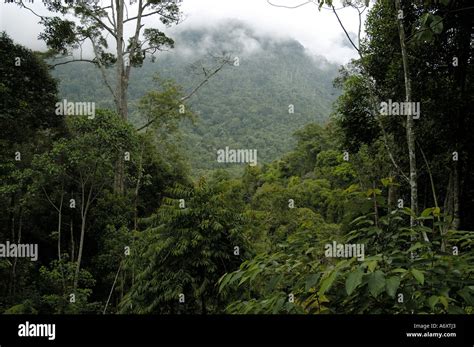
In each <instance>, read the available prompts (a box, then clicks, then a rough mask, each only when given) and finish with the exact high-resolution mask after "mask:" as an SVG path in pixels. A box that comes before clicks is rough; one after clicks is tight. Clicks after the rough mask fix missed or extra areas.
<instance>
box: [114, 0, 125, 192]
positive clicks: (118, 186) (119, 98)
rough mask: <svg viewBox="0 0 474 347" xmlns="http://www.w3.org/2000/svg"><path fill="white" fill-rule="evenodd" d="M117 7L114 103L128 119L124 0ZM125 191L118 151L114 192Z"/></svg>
mask: <svg viewBox="0 0 474 347" xmlns="http://www.w3.org/2000/svg"><path fill="white" fill-rule="evenodd" d="M115 3H116V7H117V18H116V22H117V62H116V64H117V72H116V73H117V76H116V86H115V96H116V99H115V103H116V108H117V113H118V115H119V116H120V117H121V118H122V119H123V120H125V121H127V120H128V107H127V86H126V83H125V69H124V54H123V53H124V44H125V43H124V41H123V19H124V17H123V16H124V0H116V1H115ZM124 191H125V160H124V157H123V153H119V158H118V160H117V162H116V163H115V175H114V192H115V193H117V194H123V193H124Z"/></svg>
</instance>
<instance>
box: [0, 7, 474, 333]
mask: <svg viewBox="0 0 474 347" xmlns="http://www.w3.org/2000/svg"><path fill="white" fill-rule="evenodd" d="M120 3H121V2H120V1H117V4H118V5H120ZM140 3H141V2H140ZM322 5H324V6H329V5H332V2H330V1H327V0H326V1H324V2H321V6H322ZM345 5H346V6H356V5H354V4H348V3H345ZM367 5H370V6H369V8H368V9H367V8H366V6H367ZM68 6H71V7H68V10H73V9H74V6H75V5H68ZM78 6H79V5H78ZM81 6H86V7H85V8H83V7H80V8H76V12H74V15H76V16H78V17H80V18H82V19H84V16H85V17H86V18H87V20H89V21H92V23H95V22H94V21H93V20H94V16H95V15H97V16H100V17H101V18H102V17H104V18H105V15H104V13H103V12H100V11H98V10H97V8H96V9H94V8H88V7H87V6H88V5H81ZM149 6H158V7H159V8H160V11H161V12H159V15H157V16H158V17H159V18H160V20H161V21H162V22H163V23H165V24H170V23H174V22H177V21H178V20H177V18H176V16H177V15H178V13H179V6H178V5H177V4H175V3H173V2H160V1H158V2H156V1H155V2H150V3H149ZM160 6H161V7H160ZM357 6H358V7H357V9H358V10H359V11H361V10H362V9H364V10H367V11H368V14H367V20H366V23H365V34H366V35H365V36H364V38H362V39H361V40H360V42H352V44H353V45H354V49H355V50H356V52H357V54H358V56H359V57H358V58H357V59H354V60H352V61H351V62H350V63H348V64H345V65H344V66H343V67H340V69H338V72H337V73H335V71H336V66H335V65H333V64H330V63H328V62H327V61H325V60H324V59H322V58H320V57H311V56H310V55H309V54H307V52H306V51H305V50H304V48H303V47H302V46H301V45H300V44H299V43H298V42H297V41H295V40H280V41H275V40H272V39H270V38H267V37H265V36H263V35H258V33H255V32H253V31H252V30H250V29H248V28H246V27H245V26H244V25H242V24H240V23H238V22H230V23H229V25H228V26H226V27H225V28H226V30H223V29H222V27H217V28H213V29H211V28H209V29H205V28H202V29H199V30H198V29H196V30H190V31H182V32H181V31H177V32H176V34H175V36H173V39H174V40H175V41H176V44H175V48H172V46H173V45H172V42H171V41H170V39H169V38H168V37H167V36H166V35H165V34H164V33H163V32H160V31H156V30H155V31H154V30H151V31H146V32H144V34H143V35H144V39H143V41H141V40H139V39H138V38H139V37H138V36H135V38H134V37H133V36H132V37H131V38H130V39H129V40H128V41H126V42H125V41H123V40H122V39H123V38H122V36H120V35H115V39H116V40H117V47H118V48H117V52H114V53H106V52H108V51H106V48H107V47H108V45H107V41H106V39H105V36H104V35H108V34H104V33H103V32H102V31H105V30H103V27H101V26H100V25H98V24H97V23H96V25H92V26H91V27H87V28H84V27H78V26H74V25H73V24H71V22H67V21H66V22H58V21H57V20H52V21H50V22H48V21H46V23H45V26H46V29H45V32H44V33H43V34H42V35H40V38H41V39H43V40H44V41H45V42H46V43H47V45H48V48H49V49H50V51H49V52H41V53H40V52H33V51H31V50H30V49H27V48H26V47H23V46H21V45H19V44H17V43H15V42H14V40H13V39H11V37H10V36H9V35H8V33H5V32H4V33H2V34H1V35H0V73H1V75H2V76H5V77H6V78H4V79H2V80H1V81H0V98H1V100H2V102H1V103H0V122H1V123H0V133H1V141H0V180H1V189H0V208H1V209H2V211H4V213H2V214H1V215H0V313H5V314H64V313H73V314H222V313H226V314H242V313H243V314H246V313H259V314H289V313H298V314H348V313H351V314H352V313H353V314H377V313H380V314H472V313H474V277H473V276H474V274H473V272H474V250H473V245H474V216H473V213H472V211H473V210H474V176H473V175H472V172H473V171H474V131H472V130H473V129H474V115H473V112H474V111H473V110H474V108H473V107H472V106H473V101H474V100H473V99H474V90H473V66H474V65H473V63H472V62H473V60H472V58H473V47H472V41H471V33H472V27H473V26H474V25H473V24H474V23H473V18H474V16H473V11H472V6H471V4H470V1H469V0H458V1H449V0H444V1H429V0H428V1H423V2H422V3H421V2H420V3H416V4H415V3H411V2H405V1H404V2H403V3H401V1H400V0H395V1H377V2H375V3H370V4H369V3H368V2H365V1H359V2H357ZM328 8H329V9H331V7H328ZM122 10H123V4H122ZM94 11H98V12H97V13H96V12H94ZM334 11H336V10H335V9H334ZM331 13H332V12H331ZM359 13H360V12H359ZM92 15H94V16H92ZM160 16H161V17H160ZM122 17H123V13H122ZM119 19H120V18H119ZM122 20H123V18H122ZM83 22H84V23H89V22H87V21H86V20H84V21H83ZM440 23H441V24H440ZM84 25H86V24H84ZM138 28H139V29H140V26H138ZM101 30H102V31H101ZM341 30H342V29H341ZM111 31H112V32H113V33H114V34H115V32H114V31H113V30H112V29H111ZM111 36H112V37H113V36H114V35H111ZM348 36H349V35H348ZM85 37H87V38H88V39H91V40H92V42H93V43H94V44H96V45H97V48H96V51H97V56H96V58H95V60H93V61H92V63H93V64H90V63H89V64H90V66H89V65H85V64H86V63H79V62H73V63H70V64H69V63H68V64H63V65H58V66H56V67H55V68H54V69H52V68H53V65H54V64H55V61H56V60H55V59H53V56H55V58H56V59H57V58H58V55H59V56H60V57H61V59H67V58H68V57H69V56H67V54H66V53H67V52H68V51H70V50H72V49H73V48H75V47H76V46H75V45H77V44H78V43H80V42H82V41H81V40H83V39H84V40H85ZM242 37H245V39H239V38H242ZM145 41H146V42H148V43H150V44H151V45H152V48H151V49H148V48H146V47H145V44H144V42H145ZM106 46H107V47H106ZM154 48H156V50H160V51H165V50H170V52H166V53H164V54H162V52H160V54H159V55H158V57H157V58H156V61H155V62H152V61H151V60H152V55H150V52H151V51H153V49H154ZM220 50H226V52H224V53H223V52H221V51H220ZM230 50H233V52H230ZM124 51H125V53H126V54H131V55H130V56H131V60H130V64H131V65H132V66H134V67H133V68H132V69H129V68H128V65H127V64H126V63H125V61H124V59H123V58H124V54H125V53H124ZM130 52H131V53H130ZM207 53H210V54H211V55H208V54H207ZM126 54H125V55H126ZM65 57H66V58H65ZM236 57H237V58H239V59H238V60H237V61H238V64H235V62H236V59H235V58H236ZM18 62H20V65H18ZM196 62H198V63H196ZM192 63H194V64H193V65H192V66H190V64H192ZM216 64H217V65H216ZM219 64H220V65H219ZM216 66H217V68H216ZM213 71H215V72H216V73H215V74H214V73H213ZM156 72H159V73H160V75H161V79H159V80H158V81H156V84H154V83H155V82H153V76H154V75H155V73H156ZM104 76H105V77H108V78H109V82H110V81H112V82H114V83H115V84H114V83H111V84H110V86H109V87H107V86H105V85H102V84H101V79H102V78H104ZM333 79H334V85H335V88H337V90H336V89H334V87H333V85H332V82H333ZM128 81H129V82H130V84H129V85H128V84H127V83H128ZM26 82H30V83H26ZM58 83H59V84H58ZM200 83H202V86H201V87H200V88H199V89H196V92H195V93H194V92H193V91H194V88H196V87H197V86H199V85H200ZM127 91H128V93H127ZM64 98H66V99H68V100H69V101H72V102H85V103H86V102H89V101H96V102H97V105H96V106H95V107H96V109H95V112H89V113H87V112H85V111H84V108H79V107H77V105H76V106H74V104H73V105H72V106H71V111H70V112H69V106H68V105H66V106H64V109H62V108H60V107H63V106H61V105H62V104H60V105H59V106H58V105H57V104H56V103H57V102H58V101H61V102H62V100H63V99H64ZM333 101H334V104H333ZM79 106H81V107H83V105H79ZM291 106H293V107H294V113H293V112H290V110H293V107H291ZM84 107H85V106H84ZM66 111H67V112H66ZM79 111H80V112H79ZM89 111H91V109H89ZM192 121H194V122H195V125H193V124H192ZM226 147H229V148H231V149H236V150H240V151H241V152H234V153H231V154H229V153H228V152H227V151H226V153H225V155H222V156H221V155H220V154H219V150H222V149H224V148H226ZM253 150H256V151H257V152H253ZM237 153H238V155H237ZM256 153H257V154H256ZM252 155H254V156H255V157H253V159H256V158H258V160H257V161H256V163H255V162H253V161H252V157H251V156H252ZM254 164H256V165H254ZM22 244H25V245H31V247H32V248H31V249H30V248H25V249H27V250H28V252H27V253H25V252H23V253H20V251H19V248H18V247H17V245H22ZM35 245H36V246H35ZM28 247H29V246H28ZM35 247H36V248H35ZM20 254H23V256H21V255H20ZM296 333H298V332H295V334H296Z"/></svg>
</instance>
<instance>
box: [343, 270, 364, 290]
mask: <svg viewBox="0 0 474 347" xmlns="http://www.w3.org/2000/svg"><path fill="white" fill-rule="evenodd" d="M363 275H364V272H363V271H362V270H361V269H357V270H356V271H354V272H351V273H350V274H349V276H347V279H346V292H347V295H351V294H352V292H353V291H354V289H356V288H357V286H358V285H359V284H361V283H362V276H363Z"/></svg>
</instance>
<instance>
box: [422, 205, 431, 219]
mask: <svg viewBox="0 0 474 347" xmlns="http://www.w3.org/2000/svg"><path fill="white" fill-rule="evenodd" d="M433 210H434V208H433V207H428V208H425V209H424V211H423V212H421V217H428V216H429V215H430V214H431V212H433Z"/></svg>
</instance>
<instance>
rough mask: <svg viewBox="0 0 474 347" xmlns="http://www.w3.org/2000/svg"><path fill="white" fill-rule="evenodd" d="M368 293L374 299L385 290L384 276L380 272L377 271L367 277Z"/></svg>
mask: <svg viewBox="0 0 474 347" xmlns="http://www.w3.org/2000/svg"><path fill="white" fill-rule="evenodd" d="M368 285H369V292H370V294H372V296H373V297H374V298H376V297H377V296H378V295H379V294H380V293H382V292H383V290H384V289H385V275H384V273H383V272H382V271H380V270H377V271H375V272H373V273H371V274H370V275H369V282H368Z"/></svg>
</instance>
